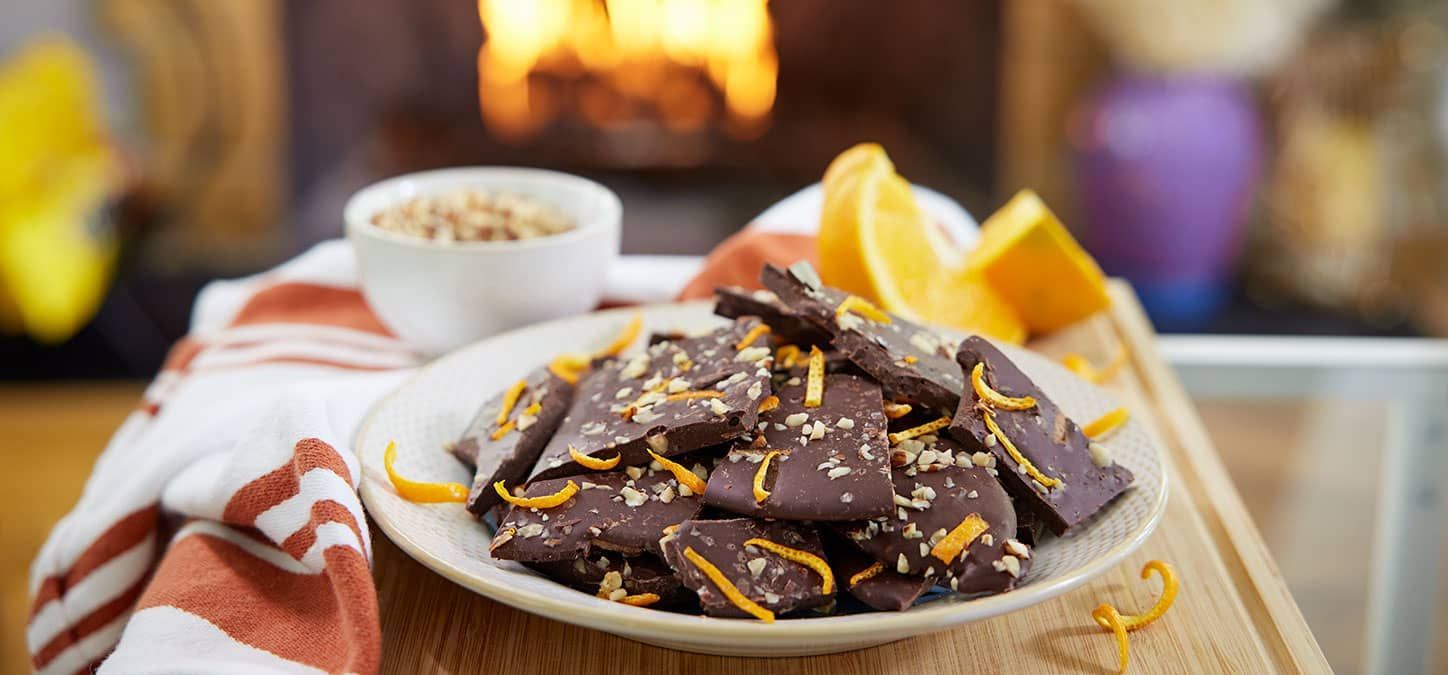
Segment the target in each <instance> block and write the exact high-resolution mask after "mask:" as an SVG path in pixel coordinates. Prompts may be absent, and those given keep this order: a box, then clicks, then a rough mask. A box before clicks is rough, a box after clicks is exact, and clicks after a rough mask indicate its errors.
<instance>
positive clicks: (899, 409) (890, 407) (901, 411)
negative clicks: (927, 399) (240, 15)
mask: <svg viewBox="0 0 1448 675" xmlns="http://www.w3.org/2000/svg"><path fill="white" fill-rule="evenodd" d="M911 410H912V408H911V407H910V404H909V403H886V404H885V417H886V418H888V419H892V420H898V419H900V418H901V417H904V416H906V415H909V414H910V411H911Z"/></svg>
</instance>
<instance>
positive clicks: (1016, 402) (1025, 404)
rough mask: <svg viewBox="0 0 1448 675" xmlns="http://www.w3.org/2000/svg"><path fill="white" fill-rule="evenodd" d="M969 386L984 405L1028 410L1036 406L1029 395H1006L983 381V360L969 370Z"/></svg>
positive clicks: (1004, 408)
mask: <svg viewBox="0 0 1448 675" xmlns="http://www.w3.org/2000/svg"><path fill="white" fill-rule="evenodd" d="M970 386H971V387H972V388H974V389H975V395H976V396H979V397H980V400H982V401H985V403H986V405H989V406H990V407H992V408H997V409H1000V410H1030V409H1031V408H1034V407H1036V399H1035V398H1034V397H1031V396H1020V397H1016V396H1006V395H1005V394H1002V393H1000V392H998V391H996V390H994V389H991V387H990V385H988V384H986V383H985V362H984V361H982V362H979V363H976V364H975V368H973V369H971V371H970Z"/></svg>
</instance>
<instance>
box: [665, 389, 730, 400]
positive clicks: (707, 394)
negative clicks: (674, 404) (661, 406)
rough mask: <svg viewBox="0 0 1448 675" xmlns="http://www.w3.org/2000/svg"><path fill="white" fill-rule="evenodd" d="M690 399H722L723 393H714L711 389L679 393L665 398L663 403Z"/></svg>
mask: <svg viewBox="0 0 1448 675" xmlns="http://www.w3.org/2000/svg"><path fill="white" fill-rule="evenodd" d="M691 398H724V392H722V391H715V390H713V389H704V390H699V391H681V392H677V393H673V394H669V395H668V396H665V397H664V401H665V402H668V401H687V400H689V399H691Z"/></svg>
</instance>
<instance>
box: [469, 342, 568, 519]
mask: <svg viewBox="0 0 1448 675" xmlns="http://www.w3.org/2000/svg"><path fill="white" fill-rule="evenodd" d="M523 380H524V382H526V383H527V385H526V387H525V388H524V389H523V393H522V395H521V396H519V398H518V401H517V404H516V405H514V406H513V409H512V410H511V411H510V412H509V414H508V416H507V417H508V421H511V422H512V423H513V428H512V429H511V430H509V431H508V432H507V433H505V434H503V435H502V436H501V437H499V438H493V434H495V433H496V432H497V431H498V430H499V427H500V425H499V424H498V420H497V418H498V412H499V409H500V408H501V407H502V404H503V397H504V394H505V393H506V390H505V391H503V392H499V393H498V394H497V395H495V396H493V397H491V398H489V399H488V400H487V402H485V403H483V405H482V407H481V408H479V409H478V412H477V415H475V416H474V417H473V421H472V423H470V424H469V425H468V428H467V430H466V431H464V432H463V435H462V438H461V439H459V440H458V442H457V443H454V444H453V446H452V453H453V455H454V456H456V457H457V458H458V459H459V460H461V461H462V462H463V463H464V464H466V465H467V466H468V467H469V468H471V469H473V471H474V473H473V486H472V490H471V491H470V492H469V493H468V502H467V508H468V511H471V512H472V513H473V514H474V515H476V516H479V517H481V516H482V515H483V514H485V513H487V512H488V509H490V508H492V507H493V505H495V504H497V503H499V502H500V501H502V500H501V499H500V498H499V497H498V494H497V493H496V492H494V491H493V483H495V482H497V481H500V480H501V481H504V482H506V483H507V484H508V485H513V484H515V483H517V482H518V481H520V480H522V479H523V477H524V476H526V475H527V474H528V471H529V469H531V468H532V467H533V463H534V462H536V461H538V455H539V454H540V453H542V452H543V447H544V446H546V445H547V444H548V439H550V438H552V437H553V432H554V431H556V430H557V429H558V425H559V423H561V422H562V421H563V416H564V415H565V414H566V413H567V412H568V406H569V402H570V401H571V400H572V398H573V385H571V384H568V382H566V381H564V380H563V379H561V378H559V377H556V376H554V375H553V374H552V373H550V372H548V369H547V368H546V367H543V368H538V369H537V370H534V371H533V372H531V373H529V374H528V375H527V377H525V378H523ZM510 386H511V383H510ZM535 404H536V405H537V406H538V409H537V410H536V411H533V412H532V413H529V411H530V409H531V406H533V405H535ZM504 424H506V422H505V423H504Z"/></svg>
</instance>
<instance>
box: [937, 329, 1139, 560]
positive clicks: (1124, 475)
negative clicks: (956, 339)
mask: <svg viewBox="0 0 1448 675" xmlns="http://www.w3.org/2000/svg"><path fill="white" fill-rule="evenodd" d="M957 359H958V360H959V362H960V366H961V367H962V368H963V369H964V370H965V372H967V373H969V372H971V370H972V369H974V368H975V365H976V364H977V363H981V362H984V363H985V381H986V383H987V384H989V385H990V386H991V387H992V388H993V389H995V390H996V391H998V392H1000V393H1002V394H1005V395H1006V396H1031V397H1034V398H1035V399H1036V405H1035V407H1033V408H1030V409H1028V410H997V411H995V421H996V424H997V425H998V426H999V427H1000V430H1001V431H1002V432H1004V433H1005V435H1006V436H1007V437H1008V438H1009V440H1010V441H1011V443H1012V444H1013V445H1014V446H1015V447H1016V449H1017V450H1019V451H1020V453H1021V454H1022V455H1023V456H1024V457H1025V458H1026V459H1027V460H1029V461H1030V463H1031V464H1033V465H1034V466H1035V467H1036V469H1037V470H1038V471H1040V472H1041V473H1043V474H1045V476H1046V477H1047V478H1054V479H1057V480H1059V481H1061V483H1062V485H1060V486H1057V487H1052V488H1047V487H1045V486H1044V485H1042V484H1041V483H1040V482H1038V481H1036V480H1035V479H1033V478H1031V477H1030V476H1028V475H1027V474H1026V471H1025V469H1024V468H1022V467H1021V466H1019V465H1018V464H1017V463H1016V461H1015V459H1014V458H1012V457H1011V455H1010V453H1009V452H1008V451H1007V450H1006V448H1005V445H1004V444H1003V443H1001V442H1000V441H999V440H998V439H995V438H991V439H990V440H989V441H988V440H987V436H988V435H991V432H990V430H989V429H988V428H987V427H986V424H985V419H984V417H983V415H984V412H983V410H984V408H983V406H984V404H983V403H981V402H980V401H979V399H978V397H977V396H976V394H975V391H974V389H972V388H969V387H968V388H967V389H968V391H967V393H966V395H965V396H964V397H962V398H961V401H960V408H959V409H958V410H957V411H956V414H955V419H954V420H953V421H952V422H951V425H950V434H951V435H952V436H954V437H955V438H956V439H957V440H959V441H960V442H961V443H962V444H964V445H965V446H966V447H967V448H968V449H970V450H971V451H973V452H988V453H990V454H991V455H993V456H994V457H995V460H996V465H997V468H998V469H999V472H1000V479H1001V483H1002V484H1004V485H1005V487H1006V489H1007V490H1009V491H1010V493H1011V495H1012V496H1013V497H1015V498H1016V500H1017V503H1018V504H1020V505H1021V506H1022V507H1024V508H1026V509H1028V510H1030V511H1032V512H1033V513H1035V514H1036V515H1038V516H1040V517H1041V519H1042V520H1043V521H1045V524H1046V527H1048V528H1050V529H1051V531H1052V532H1055V533H1056V534H1064V533H1065V532H1067V531H1068V530H1070V529H1071V528H1072V527H1075V526H1076V525H1079V524H1081V523H1082V522H1085V521H1086V520H1087V519H1088V518H1090V517H1091V516H1092V515H1094V514H1095V513H1096V512H1097V511H1100V510H1101V508H1102V507H1104V506H1106V504H1108V503H1109V502H1111V500H1113V499H1115V498H1116V497H1117V496H1118V495H1120V494H1121V493H1122V492H1125V491H1126V489H1127V488H1128V487H1130V486H1131V481H1132V480H1133V479H1132V475H1131V471H1129V470H1127V469H1126V467H1123V466H1121V465H1120V464H1115V463H1109V464H1106V465H1105V466H1098V465H1097V463H1096V460H1095V456H1094V455H1093V453H1092V452H1091V450H1090V445H1091V441H1090V440H1089V439H1087V438H1086V436H1085V434H1082V433H1081V429H1080V427H1078V426H1076V423H1075V422H1074V421H1072V420H1071V419H1070V418H1068V417H1066V415H1065V413H1063V412H1061V409H1060V408H1058V407H1056V404H1055V403H1053V402H1052V401H1051V399H1050V397H1048V396H1046V394H1045V393H1044V392H1042V391H1041V389H1040V388H1039V387H1037V386H1036V384H1035V383H1034V382H1032V381H1031V380H1030V379H1029V378H1027V377H1026V375H1025V374H1024V373H1022V372H1021V370H1020V369H1019V368H1017V367H1016V365H1015V364H1014V363H1012V362H1011V361H1010V359H1007V358H1006V357H1005V355H1004V354H1002V353H1001V352H1000V350H998V349H996V348H995V346H993V345H991V344H990V343H989V342H987V341H985V340H983V339H981V338H979V337H971V338H969V339H967V340H966V341H965V342H963V343H961V345H960V352H959V354H958V355H957ZM1098 454H1101V453H1098Z"/></svg>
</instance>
